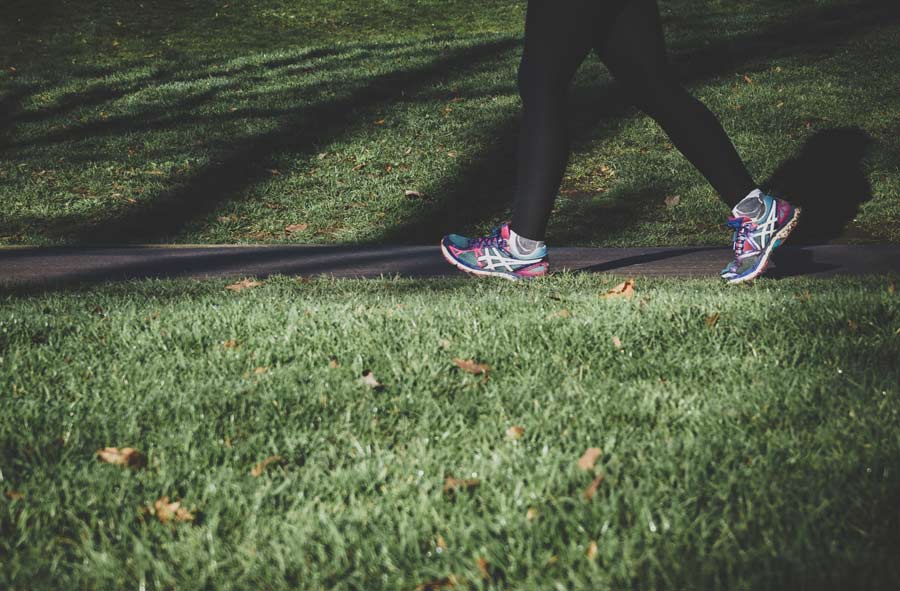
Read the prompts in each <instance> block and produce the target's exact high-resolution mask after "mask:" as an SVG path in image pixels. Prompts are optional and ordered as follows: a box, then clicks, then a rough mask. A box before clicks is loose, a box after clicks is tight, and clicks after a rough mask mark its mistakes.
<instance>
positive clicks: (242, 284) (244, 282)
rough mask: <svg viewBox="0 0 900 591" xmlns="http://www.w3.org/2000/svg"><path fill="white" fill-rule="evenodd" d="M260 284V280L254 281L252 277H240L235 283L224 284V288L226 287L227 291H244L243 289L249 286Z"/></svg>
mask: <svg viewBox="0 0 900 591" xmlns="http://www.w3.org/2000/svg"><path fill="white" fill-rule="evenodd" d="M260 285H262V281H256V280H254V279H241V280H240V281H238V282H237V283H232V284H231V285H226V286H225V289H227V290H228V291H244V290H245V289H250V288H251V287H259V286H260Z"/></svg>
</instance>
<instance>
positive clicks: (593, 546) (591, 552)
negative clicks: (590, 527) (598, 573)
mask: <svg viewBox="0 0 900 591" xmlns="http://www.w3.org/2000/svg"><path fill="white" fill-rule="evenodd" d="M597 550H598V548H597V542H595V541H594V540H591V543H590V544H588V547H587V551H586V552H585V553H584V554H585V556H587V557H588V560H593V559H594V557H595V556H597Z"/></svg>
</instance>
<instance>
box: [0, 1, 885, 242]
mask: <svg viewBox="0 0 900 591" xmlns="http://www.w3.org/2000/svg"><path fill="white" fill-rule="evenodd" d="M8 4H9V6H8V7H6V8H5V9H4V14H5V15H7V16H6V17H5V18H4V19H3V20H2V22H0V201H2V203H3V204H4V207H3V211H2V213H0V244H71V243H84V242H94V243H96V242H182V243H184V242H198V243H235V242H246V243H249V242H275V243H277V242H304V243H384V242H416V243H430V242H433V241H435V240H436V239H437V238H438V237H440V236H441V235H442V234H443V233H445V232H447V231H451V230H454V231H466V232H469V231H472V232H474V231H478V230H484V229H487V228H488V227H490V226H491V225H493V224H494V223H495V222H497V221H499V220H501V219H504V218H506V217H507V216H508V215H509V202H510V199H511V196H512V191H513V186H512V184H513V174H514V169H515V161H514V157H513V156H514V148H515V143H516V130H517V124H518V116H519V112H520V101H519V98H518V94H517V90H516V86H515V72H516V66H517V64H518V59H519V55H520V51H521V35H522V25H523V20H524V2H522V1H516V2H512V1H504V2H481V3H472V2H462V1H455V2H448V1H446V0H420V1H417V2H413V1H412V0H407V1H405V2H385V1H379V2H376V1H374V0H373V1H370V2H331V1H325V0H317V1H310V2H307V1H304V2H302V3H299V2H288V1H286V0H258V1H255V2H232V3H219V2H208V1H199V0H195V1H193V2H179V3H169V2H163V3H159V2H156V3H151V2H144V3H138V2H133V1H129V2H111V1H109V0H102V1H101V0H97V1H94V2H89V3H85V2H78V3H75V2H49V1H46V2H31V1H29V2H25V1H24V0H15V1H13V2H12V3H8ZM662 12H663V20H664V25H665V28H666V34H667V38H668V40H669V43H670V46H671V50H672V55H673V62H674V63H675V64H676V67H678V68H679V71H680V73H681V77H682V78H683V79H684V80H685V83H686V84H687V85H688V86H689V87H690V88H691V90H692V91H693V92H694V93H696V94H697V95H698V96H699V97H700V98H702V99H703V100H704V101H705V102H706V103H707V104H708V105H709V106H710V108H711V109H712V110H713V111H714V112H716V114H717V115H719V117H720V118H721V120H722V122H723V125H724V126H725V128H726V130H728V132H729V133H730V134H732V136H733V138H734V141H735V143H736V145H737V147H738V149H739V152H740V153H741V154H742V155H743V156H744V157H745V159H746V161H747V163H748V166H749V167H750V169H751V170H752V172H753V173H754V175H755V176H756V177H757V178H758V179H760V181H766V179H770V178H771V177H773V176H774V177H775V179H776V181H777V182H774V183H773V184H775V185H776V188H777V189H780V190H782V191H783V192H784V191H786V194H787V195H788V196H790V197H791V198H794V199H795V200H799V201H802V202H803V204H804V205H805V206H806V208H807V212H808V214H809V217H807V220H808V221H807V234H808V236H807V238H808V239H811V240H824V239H832V238H837V239H840V240H843V241H850V242H897V241H898V240H900V233H898V231H900V230H898V228H900V200H898V198H897V196H898V195H900V174H898V173H900V168H898V162H900V140H898V134H897V130H898V127H897V125H898V116H897V113H898V112H900V95H898V93H897V92H896V89H897V87H898V85H900V74H898V72H900V55H898V53H897V51H896V46H897V42H898V39H900V21H898V16H900V13H898V11H897V10H896V8H895V7H894V6H893V4H892V3H889V2H882V1H868V2H865V1H863V2H860V1H852V2H851V1H849V0H823V1H818V2H806V3H784V2H780V1H778V2H776V1H774V0H761V1H759V2H753V3H734V2H728V3H725V2H717V1H712V0H670V1H663V2H662ZM745 75H746V76H747V79H749V80H750V82H748V81H747V79H745V77H744V76H745ZM572 103H573V105H572V107H573V108H572V127H573V130H574V132H575V133H574V138H573V140H574V141H573V155H572V159H571V163H570V168H569V171H568V174H567V176H566V179H565V180H564V183H563V187H562V189H561V197H560V199H559V200H558V202H557V208H556V209H557V211H556V213H555V215H554V218H553V221H552V223H551V227H550V231H549V240H550V241H551V242H552V243H554V244H563V243H567V244H584V245H593V244H599V245H611V246H612V245H664V244H667V245H676V244H677V245H684V244H724V243H725V242H727V240H728V234H727V233H726V232H723V229H722V222H723V219H724V216H725V213H726V208H725V207H724V206H723V205H721V204H720V203H719V202H718V200H717V197H716V196H715V195H714V194H713V192H712V191H711V189H710V188H709V187H708V186H707V184H706V183H705V181H704V180H703V179H702V178H701V177H700V176H699V175H698V174H697V173H696V172H695V171H694V170H693V169H692V168H691V166H690V165H689V164H688V163H687V162H686V161H685V160H684V159H683V158H682V157H681V156H680V154H678V152H677V151H676V150H674V149H673V148H672V146H671V144H670V142H669V141H668V139H667V138H666V137H665V135H664V134H663V133H662V131H660V130H659V129H658V128H657V127H656V125H655V123H653V122H652V121H651V120H649V119H647V118H646V117H644V116H642V115H640V114H639V113H638V112H636V111H635V110H634V109H633V108H631V107H630V106H629V105H628V104H627V103H626V102H625V101H624V100H623V98H622V97H621V95H620V93H619V92H618V91H617V90H616V87H615V85H612V84H611V83H610V81H609V79H608V76H607V74H606V73H605V70H603V68H602V66H600V65H599V63H598V62H597V61H596V60H594V59H593V58H591V59H589V60H588V61H587V62H586V63H585V64H584V66H583V68H582V70H581V71H580V72H579V75H578V77H577V80H576V84H575V86H574V90H573V94H572ZM792 159H793V160H796V162H794V164H795V165H792V164H791V161H792ZM798 162H799V165H796V164H797V163H798ZM406 190H418V191H422V192H424V193H425V194H426V196H427V197H426V198H425V199H422V200H415V199H409V198H407V197H405V196H404V192H405V191H406ZM670 195H680V196H681V204H680V205H678V206H676V207H674V208H667V207H666V206H665V205H664V199H665V197H667V196H670ZM291 224H306V226H307V227H306V230H304V231H300V232H294V233H288V232H286V231H285V227H286V226H288V225H291Z"/></svg>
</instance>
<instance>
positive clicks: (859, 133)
mask: <svg viewBox="0 0 900 591" xmlns="http://www.w3.org/2000/svg"><path fill="white" fill-rule="evenodd" d="M871 143H872V140H871V138H870V136H869V134H868V133H866V132H865V131H863V130H861V129H859V128H836V129H827V130H824V131H819V132H817V133H816V134H815V135H813V136H812V137H810V138H809V139H808V140H807V141H806V144H804V146H803V148H802V149H801V151H800V154H799V155H798V156H797V157H795V158H792V159H790V160H787V161H785V162H784V164H782V165H781V166H780V167H778V169H777V170H776V171H775V172H774V173H773V174H772V177H771V178H770V179H769V180H768V181H767V182H766V183H765V187H766V189H767V190H768V191H769V192H771V193H772V194H774V195H777V196H780V197H783V198H785V199H787V200H788V201H790V202H791V203H793V204H794V205H798V206H800V207H802V208H803V212H802V215H801V216H800V223H799V224H798V225H797V229H796V230H794V232H793V233H792V234H791V238H790V241H789V244H791V245H793V246H798V245H803V244H824V243H826V242H830V241H832V240H834V239H836V238H838V237H842V235H844V234H845V231H846V229H847V226H848V224H849V223H850V221H851V220H853V218H854V217H856V214H857V213H858V212H859V208H860V205H862V204H863V203H865V202H866V201H868V200H869V199H871V198H872V186H871V185H870V184H869V181H868V179H867V178H866V175H865V172H864V171H863V167H862V165H863V158H864V157H865V155H866V152H867V150H868V148H869V145H870V144H871ZM844 237H845V236H844Z"/></svg>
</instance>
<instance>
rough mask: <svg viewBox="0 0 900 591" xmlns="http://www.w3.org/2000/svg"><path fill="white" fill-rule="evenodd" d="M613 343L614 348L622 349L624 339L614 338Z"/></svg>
mask: <svg viewBox="0 0 900 591" xmlns="http://www.w3.org/2000/svg"><path fill="white" fill-rule="evenodd" d="M612 342H613V347H615V348H616V349H621V348H622V339H620V338H619V337H617V336H613V338H612Z"/></svg>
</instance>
